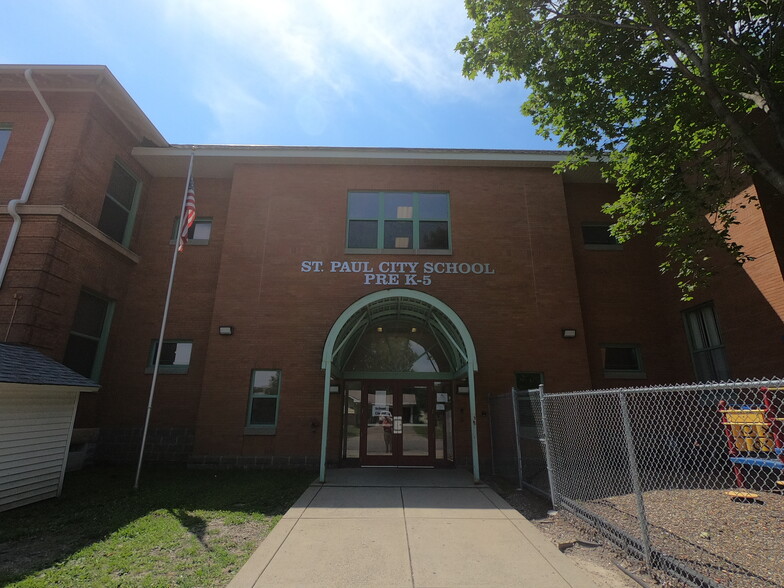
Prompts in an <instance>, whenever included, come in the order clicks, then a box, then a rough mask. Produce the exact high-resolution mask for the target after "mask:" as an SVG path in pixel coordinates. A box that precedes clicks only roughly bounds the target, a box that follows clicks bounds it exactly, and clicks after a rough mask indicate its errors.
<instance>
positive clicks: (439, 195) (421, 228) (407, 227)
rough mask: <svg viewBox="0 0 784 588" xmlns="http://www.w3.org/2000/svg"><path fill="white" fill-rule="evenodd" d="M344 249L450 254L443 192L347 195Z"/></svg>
mask: <svg viewBox="0 0 784 588" xmlns="http://www.w3.org/2000/svg"><path fill="white" fill-rule="evenodd" d="M346 249H347V251H349V252H351V253H375V252H395V253H402V252H407V251H408V252H414V251H416V252H428V253H430V252H432V253H449V252H451V249H452V240H451V234H450V226H449V194H447V193H446V192H360V191H356V192H349V193H348V219H347V228H346Z"/></svg>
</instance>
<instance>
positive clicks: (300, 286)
mask: <svg viewBox="0 0 784 588" xmlns="http://www.w3.org/2000/svg"><path fill="white" fill-rule="evenodd" d="M197 181H198V179H197ZM169 183H170V181H169V180H158V181H156V182H155V183H154V186H153V188H152V190H151V198H150V199H149V200H148V205H147V207H146V209H145V213H144V215H145V216H144V221H143V222H142V227H143V229H142V231H144V237H143V238H142V241H144V242H147V241H148V239H147V235H148V233H147V231H152V230H153V229H152V228H151V226H150V225H149V224H148V223H152V224H155V222H156V221H155V220H154V219H155V218H158V217H160V218H164V219H166V222H165V223H163V224H165V225H166V227H162V228H161V229H160V230H161V231H162V230H163V229H164V228H168V230H170V223H171V218H172V216H173V215H172V214H171V213H164V212H163V207H164V206H166V207H169V208H170V207H171V206H172V204H171V203H170V202H168V201H165V200H164V198H163V197H162V194H163V192H164V191H167V190H168V188H166V189H165V188H164V184H166V186H168V185H169ZM197 186H198V187H197V192H198V196H197V198H198V202H199V205H198V206H199V213H200V214H201V213H202V210H203V209H202V208H201V207H202V204H201V203H202V201H203V198H202V194H203V193H204V188H202V183H199V184H197ZM171 189H172V191H173V190H174V187H172V188H171ZM352 189H374V190H382V189H386V190H446V191H448V192H449V193H450V196H451V214H452V237H453V251H454V253H453V255H451V256H431V257H427V256H402V255H401V256H381V255H356V254H353V255H352V254H345V253H344V240H345V222H346V220H345V219H346V199H347V192H348V190H352ZM178 196H179V195H178ZM173 198H175V196H172V199H173ZM209 198H211V196H210V197H209ZM218 201H219V202H220V207H221V209H220V210H217V211H215V210H214V211H212V215H213V216H214V217H216V218H217V219H222V218H224V217H223V216H222V215H223V214H225V232H224V233H223V234H222V236H221V234H220V233H214V234H215V236H216V237H219V238H220V239H222V250H221V249H220V247H221V242H220V241H218V240H216V241H215V244H214V245H213V244H212V243H211V245H210V246H208V247H206V248H204V250H205V251H204V252H203V253H202V252H201V251H195V252H194V253H196V254H198V255H199V257H203V256H209V259H208V260H207V261H202V260H201V259H200V258H196V257H195V256H194V257H193V259H190V260H188V254H190V251H186V255H185V256H183V260H182V265H180V266H178V270H177V272H178V273H177V276H178V277H177V284H176V285H175V296H174V299H173V301H172V310H171V317H172V319H171V321H172V322H170V327H169V331H168V334H167V337H171V338H186V339H189V338H193V339H194V341H195V343H194V358H193V362H192V367H191V371H190V373H189V374H188V375H187V376H174V375H172V376H162V377H161V380H160V387H159V391H158V392H156V403H155V410H154V416H153V420H154V421H155V420H156V419H158V421H157V422H160V423H170V422H177V423H182V422H185V421H186V420H188V419H186V417H185V416H184V413H187V415H190V414H191V412H190V410H191V406H192V405H191V404H190V402H191V401H193V400H194V399H196V398H198V395H199V391H200V392H201V402H200V406H199V412H198V425H197V436H196V447H195V453H196V454H197V455H205V454H211V455H230V456H234V455H257V454H258V455H273V454H277V455H291V456H298V455H299V456H311V457H312V456H317V455H318V453H319V451H320V439H321V432H320V428H316V429H315V430H313V427H312V423H313V422H318V423H321V420H322V398H323V377H324V376H323V371H322V370H321V354H322V351H323V345H324V341H325V339H326V336H327V334H328V332H329V330H330V328H331V326H332V324H333V323H334V321H335V320H336V319H337V318H338V316H339V315H340V314H341V313H342V312H343V310H345V309H346V307H348V306H349V305H350V304H351V303H352V302H354V301H355V300H357V299H358V298H361V297H362V296H364V295H366V294H368V293H370V292H373V291H376V290H379V289H383V286H382V287H378V286H366V285H364V284H363V276H362V274H341V273H330V272H324V273H320V274H313V273H303V272H301V271H300V262H301V261H303V260H322V261H325V262H326V261H331V260H336V261H337V260H362V261H368V262H370V263H371V264H374V265H377V264H378V263H380V262H381V261H385V260H397V261H417V262H419V263H420V264H421V263H424V262H425V261H457V262H469V263H489V264H490V265H491V266H492V268H493V269H494V270H495V272H496V273H495V274H494V275H489V276H478V275H434V276H433V278H432V280H433V283H432V285H431V286H429V287H425V286H418V287H417V288H418V289H421V290H423V291H425V292H427V293H428V294H431V295H433V296H435V297H437V298H439V299H440V300H442V301H443V302H445V303H446V304H447V305H449V306H450V307H451V308H452V309H453V310H455V311H456V312H457V314H458V315H459V316H460V317H461V318H462V319H463V321H464V322H465V323H466V325H467V327H468V329H469V331H470V332H471V335H472V337H473V340H474V343H475V345H476V348H477V354H478V363H479V371H478V373H477V374H476V382H477V404H478V406H477V409H478V413H479V416H478V426H479V431H480V438H479V442H480V451H481V452H482V454H483V455H486V454H487V452H488V450H489V438H488V431H487V416H486V400H485V399H486V397H487V395H488V394H497V393H502V392H506V391H508V389H509V388H510V387H511V386H512V385H513V384H514V372H515V371H516V370H531V371H544V372H545V374H546V378H547V379H548V383H549V385H550V386H551V389H552V390H567V389H573V388H583V387H586V386H588V385H589V384H590V380H589V377H588V370H587V364H586V361H585V357H584V348H583V344H582V340H576V341H567V340H564V339H562V338H561V331H560V329H561V328H562V327H564V326H574V325H579V324H580V321H581V318H580V305H579V299H578V294H577V289H576V279H575V271H574V265H573V260H572V250H571V242H570V240H569V227H568V224H567V221H566V210H565V205H564V199H563V188H562V185H561V182H560V179H559V178H558V177H556V176H553V175H552V173H551V172H549V171H548V170H546V169H492V168H458V167H448V168H444V167H440V168H439V167H429V166H423V167H392V166H332V165H313V166H298V165H280V166H274V165H268V166H263V165H259V166H243V167H239V168H238V169H237V171H236V173H235V176H234V178H233V181H232V184H231V199H230V200H225V199H221V200H218V199H216V202H218ZM205 206H210V205H209V204H205ZM154 208H155V211H153V209H154ZM222 222H223V221H222V220H219V221H218V222H217V223H216V226H214V229H213V230H214V231H221V230H222V229H221V227H222ZM165 250H168V249H167V248H165V247H163V248H162V247H160V246H158V251H165ZM143 251H144V253H143V257H144V261H143V262H142V263H141V264H140V266H139V276H138V277H137V279H136V280H135V282H136V283H135V285H134V287H133V288H134V291H135V290H136V289H138V290H139V291H140V292H141V291H144V292H145V293H146V294H147V298H146V300H149V301H150V302H149V305H150V306H147V303H145V302H141V301H140V298H139V297H135V296H133V295H131V298H134V299H136V302H134V303H132V304H129V305H128V310H127V311H126V312H128V313H131V310H130V309H131V308H133V309H134V310H133V312H132V313H131V314H133V316H134V317H138V318H128V317H126V318H124V319H122V324H131V322H133V324H134V326H135V328H136V329H139V325H142V326H143V330H144V331H145V335H143V336H142V335H139V336H136V335H135V334H133V335H130V334H129V335H130V336H131V337H132V338H133V341H134V342H135V345H134V347H138V349H139V350H138V351H132V352H130V351H129V354H128V355H126V356H124V358H123V359H124V360H128V361H127V362H125V363H124V364H123V365H124V366H125V368H124V369H123V365H120V362H119V361H114V363H113V365H114V366H115V367H116V369H117V370H118V371H117V373H116V375H115V378H116V382H117V392H116V393H115V394H113V395H110V394H106V395H105V396H104V399H105V400H107V405H106V408H105V410H104V413H103V414H104V419H107V418H114V419H115V420H116V421H118V422H119V421H123V422H125V421H126V420H135V419H130V416H129V415H131V414H133V415H138V414H140V413H141V412H142V410H143V404H144V402H143V398H142V396H144V395H145V394H146V391H144V394H142V393H141V390H142V386H140V385H138V382H139V381H141V380H142V378H140V376H139V375H138V374H139V371H140V369H141V368H142V367H143V364H144V361H146V353H147V349H148V345H149V340H150V339H151V338H153V337H154V335H155V327H157V322H156V321H157V317H155V315H154V313H152V314H151V312H150V311H151V308H150V307H151V306H152V305H154V304H155V302H154V301H156V300H161V301H162V299H163V288H164V287H165V279H164V273H165V272H164V269H163V264H166V263H168V261H161V262H153V261H150V260H148V257H149V256H152V255H153V252H152V246H151V248H150V250H149V251H148V250H147V249H146V248H145V249H144V250H143ZM215 255H219V259H216V258H215V257H214V256H215ZM189 264H190V265H189ZM186 268H190V269H186ZM142 276H143V277H142ZM153 278H154V281H155V283H153ZM212 280H217V282H216V283H215V282H213V281H212ZM158 304H162V302H160V303H158ZM175 317H179V318H175ZM205 320H206V321H209V326H208V328H205V327H204V324H205ZM118 324H120V323H119V319H118ZM224 324H228V325H233V326H234V327H235V334H234V335H233V336H231V337H221V336H219V335H218V334H217V329H218V326H219V325H224ZM124 339H125V336H124ZM126 345H127V346H128V347H129V348H130V347H131V342H130V340H128V339H126ZM202 366H203V367H202ZM254 368H257V369H258V368H275V369H282V370H283V378H282V381H283V388H282V392H281V401H280V413H279V425H278V428H277V434H276V435H274V436H246V435H243V429H244V425H245V420H246V411H247V403H248V387H249V382H250V372H251V370H252V369H254ZM202 370H203V381H202V382H201V388H200V390H199V376H200V374H201V373H202ZM131 372H134V373H131ZM131 386H132V388H131ZM158 395H160V396H158ZM110 398H111V399H112V400H111V401H109V399H110ZM145 398H146V396H145ZM158 398H162V400H160V401H159V400H158ZM455 410H456V415H455V416H456V427H455V440H456V445H457V448H456V449H457V452H458V456H459V457H462V458H463V459H465V458H466V456H467V454H468V448H469V447H470V437H469V429H468V406H467V398H466V397H462V396H461V397H458V398H457V401H456V406H455ZM339 411H340V407H339V399H338V397H337V396H333V397H332V406H331V418H330V448H331V452H330V453H331V455H332V456H333V457H336V455H337V454H336V452H337V450H338V435H339V430H338V423H339V421H340V419H339V414H340V412H339ZM109 413H111V414H113V415H115V416H114V417H110V416H109ZM188 418H190V417H188ZM128 424H130V422H129V423H128Z"/></svg>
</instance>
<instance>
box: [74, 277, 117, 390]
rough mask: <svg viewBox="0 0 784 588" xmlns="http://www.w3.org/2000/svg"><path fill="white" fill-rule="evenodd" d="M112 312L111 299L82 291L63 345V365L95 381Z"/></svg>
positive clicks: (104, 349) (99, 370) (99, 368)
mask: <svg viewBox="0 0 784 588" xmlns="http://www.w3.org/2000/svg"><path fill="white" fill-rule="evenodd" d="M113 312H114V302H111V301H110V300H107V299H105V298H101V297H100V296H96V295H95V294H91V293H89V292H85V291H82V293H81V294H80V295H79V303H78V304H77V306H76V315H75V316H74V320H73V325H72V326H71V333H70V335H69V336H68V344H67V345H66V347H65V355H64V356H63V365H66V366H68V367H69V368H71V369H72V370H74V371H75V372H78V373H80V374H82V375H83V376H85V377H87V378H90V379H91V380H93V381H96V382H97V381H98V378H99V376H100V374H101V364H102V363H103V356H104V353H105V351H106V341H107V339H108V335H109V325H110V324H111V322H112V313H113Z"/></svg>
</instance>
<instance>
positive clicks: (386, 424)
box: [381, 416, 392, 453]
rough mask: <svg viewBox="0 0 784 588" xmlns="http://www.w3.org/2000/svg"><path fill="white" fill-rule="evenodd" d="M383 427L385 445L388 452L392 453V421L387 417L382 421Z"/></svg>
mask: <svg viewBox="0 0 784 588" xmlns="http://www.w3.org/2000/svg"><path fill="white" fill-rule="evenodd" d="M381 427H382V428H383V429H384V445H386V452H387V453H391V451H392V419H390V418H389V417H388V416H385V417H383V418H382V419H381Z"/></svg>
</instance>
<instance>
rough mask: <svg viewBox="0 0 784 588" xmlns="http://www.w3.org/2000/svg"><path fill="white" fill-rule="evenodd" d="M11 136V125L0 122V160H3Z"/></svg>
mask: <svg viewBox="0 0 784 588" xmlns="http://www.w3.org/2000/svg"><path fill="white" fill-rule="evenodd" d="M10 138H11V127H10V126H9V125H5V124H2V123H0V161H2V160H3V154H4V153H5V148H6V147H8V140H9V139H10Z"/></svg>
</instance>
